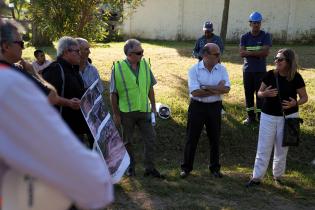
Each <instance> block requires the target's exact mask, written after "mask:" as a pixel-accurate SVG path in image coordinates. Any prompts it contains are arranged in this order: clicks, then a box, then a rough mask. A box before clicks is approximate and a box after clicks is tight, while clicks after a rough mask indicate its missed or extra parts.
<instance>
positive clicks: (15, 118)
mask: <svg viewBox="0 0 315 210" xmlns="http://www.w3.org/2000/svg"><path fill="white" fill-rule="evenodd" d="M12 84H13V85H12ZM0 97H1V98H2V100H1V103H0V188H1V184H2V178H3V174H4V172H5V171H6V170H7V169H8V168H10V169H12V170H16V171H18V172H20V173H23V174H28V175H31V176H33V177H35V178H38V179H40V180H41V181H43V182H45V183H47V184H49V185H50V186H52V187H54V188H55V189H57V190H59V192H61V193H63V194H64V195H65V196H66V197H68V198H69V199H70V200H72V201H73V202H75V203H76V204H77V205H78V206H80V207H82V208H88V209H91V208H92V209H94V208H101V207H104V206H105V205H107V204H108V203H110V202H111V201H112V200H113V187H112V184H111V178H110V174H109V171H108V168H107V165H106V164H105V163H104V161H103V160H102V159H101V157H100V156H99V155H98V154H97V153H95V152H93V151H90V150H88V149H86V148H85V147H84V146H83V145H82V144H81V143H80V142H79V141H78V140H77V139H76V137H75V136H74V134H73V133H72V132H71V131H70V129H69V128H68V127H67V126H66V124H65V123H64V122H63V120H62V119H61V118H60V116H59V114H58V113H57V112H56V111H55V110H54V108H53V107H52V106H51V105H49V103H48V101H47V98H46V97H45V96H44V95H43V94H42V93H41V91H40V90H38V89H37V87H35V85H34V84H33V83H32V82H31V81H29V80H27V79H26V78H25V77H24V76H23V75H20V74H19V73H18V72H14V71H12V70H11V69H8V70H1V67H0ZM0 191H1V190H0ZM0 196H1V195H0Z"/></svg>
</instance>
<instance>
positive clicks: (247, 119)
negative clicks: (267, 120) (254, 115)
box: [242, 118, 256, 125]
mask: <svg viewBox="0 0 315 210" xmlns="http://www.w3.org/2000/svg"><path fill="white" fill-rule="evenodd" d="M242 123H243V125H253V124H255V123H256V120H255V119H250V118H246V119H245V120H243V122H242Z"/></svg>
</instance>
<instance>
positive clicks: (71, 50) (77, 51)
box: [68, 49, 80, 54]
mask: <svg viewBox="0 0 315 210" xmlns="http://www.w3.org/2000/svg"><path fill="white" fill-rule="evenodd" d="M68 51H69V52H76V53H77V54H80V50H74V49H68Z"/></svg>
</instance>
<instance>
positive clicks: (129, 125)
mask: <svg viewBox="0 0 315 210" xmlns="http://www.w3.org/2000/svg"><path fill="white" fill-rule="evenodd" d="M124 53H125V55H126V56H127V57H126V59H125V60H121V61H117V62H115V63H114V65H113V69H112V75H111V82H110V100H111V106H112V109H113V119H114V122H115V124H116V126H117V127H118V128H119V127H120V126H121V128H122V136H123V140H124V143H125V146H126V149H127V151H128V154H129V156H130V165H129V168H128V170H127V173H126V174H127V176H135V175H136V172H135V158H134V153H133V149H132V143H133V142H132V138H133V133H134V129H135V126H136V125H137V126H138V127H139V129H140V132H141V135H142V139H143V141H144V168H145V172H144V176H153V177H157V178H163V175H161V174H160V173H159V171H157V170H156V169H155V166H154V149H155V136H156V134H155V131H154V128H153V126H152V124H151V122H152V119H151V116H152V115H151V113H153V116H155V113H156V108H155V96H154V89H153V85H155V84H156V80H155V78H154V76H153V74H152V72H151V65H150V63H149V62H147V61H146V60H145V59H144V58H142V56H143V49H142V47H141V43H140V42H139V41H138V40H136V39H129V40H127V41H126V43H125V46H124Z"/></svg>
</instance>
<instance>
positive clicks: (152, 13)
mask: <svg viewBox="0 0 315 210" xmlns="http://www.w3.org/2000/svg"><path fill="white" fill-rule="evenodd" d="M223 6H224V1H223V0H144V2H143V6H140V7H138V8H137V9H136V10H135V11H131V10H129V9H128V8H126V11H127V13H131V15H128V16H127V18H126V19H124V21H123V26H122V29H123V33H124V34H125V35H126V36H128V37H138V38H145V39H160V40H176V39H184V40H185V39H187V40H191V39H196V38H198V37H199V36H200V35H201V34H203V31H202V24H203V22H205V21H206V20H210V21H212V22H213V24H214V33H216V34H220V28H221V19H222V12H223ZM253 11H259V12H261V13H262V15H263V19H264V20H263V22H262V29H263V30H266V31H268V32H270V33H272V35H273V39H276V40H283V41H290V40H311V39H314V37H315V0H263V1H262V0H230V10H229V21H228V27H227V39H228V40H238V39H239V37H240V35H241V34H243V33H244V32H246V31H249V30H250V28H249V23H248V16H249V14H250V13H251V12H253Z"/></svg>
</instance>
